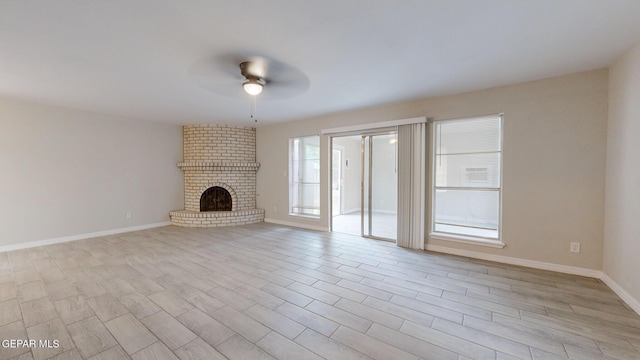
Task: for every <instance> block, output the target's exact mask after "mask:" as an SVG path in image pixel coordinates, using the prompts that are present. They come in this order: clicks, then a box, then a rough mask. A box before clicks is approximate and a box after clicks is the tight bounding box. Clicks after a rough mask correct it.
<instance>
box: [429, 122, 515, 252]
mask: <svg viewBox="0 0 640 360" xmlns="http://www.w3.org/2000/svg"><path fill="white" fill-rule="evenodd" d="M496 117H498V118H499V132H500V133H499V149H500V151H499V154H500V157H499V160H500V161H499V167H500V172H499V174H498V176H499V187H497V188H491V189H489V187H487V188H478V187H465V186H457V187H455V188H456V189H459V190H470V191H474V190H476V191H477V190H490V191H496V192H497V193H498V224H497V229H496V231H497V233H498V236H497V237H488V236H480V235H469V234H461V233H456V232H445V231H436V230H435V228H436V191H437V190H438V189H442V187H438V186H436V184H437V173H436V168H437V164H436V162H437V156H438V155H440V154H438V153H437V147H438V141H437V140H438V139H437V138H436V137H437V134H438V131H437V126H438V124H442V123H451V122H466V121H472V120H481V119H486V118H496ZM431 144H432V146H431V153H432V155H431V156H430V161H431V173H432V174H431V180H430V181H431V189H430V191H431V194H430V195H431V204H430V205H431V206H430V208H431V216H430V217H429V220H430V227H429V238H431V239H437V240H447V241H454V242H462V243H467V244H474V245H484V246H489V247H496V248H503V247H504V246H505V244H504V242H503V241H502V235H503V234H502V214H503V204H502V200H503V190H504V184H503V182H502V180H503V173H504V147H503V144H504V114H503V113H500V114H490V115H482V116H472V117H465V118H456V119H448V120H435V121H433V122H432V134H431ZM478 153H480V152H478ZM461 227H464V226H461Z"/></svg>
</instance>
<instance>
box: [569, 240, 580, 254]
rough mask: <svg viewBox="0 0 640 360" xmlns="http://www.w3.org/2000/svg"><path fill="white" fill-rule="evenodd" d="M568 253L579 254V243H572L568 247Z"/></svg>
mask: <svg viewBox="0 0 640 360" xmlns="http://www.w3.org/2000/svg"><path fill="white" fill-rule="evenodd" d="M569 251H571V252H572V253H579V252H580V243H579V242H572V243H571V245H570V247H569Z"/></svg>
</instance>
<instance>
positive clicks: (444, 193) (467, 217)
mask: <svg viewBox="0 0 640 360" xmlns="http://www.w3.org/2000/svg"><path fill="white" fill-rule="evenodd" d="M435 201H436V202H435V203H436V208H435V219H434V220H435V223H436V224H437V223H441V224H448V225H458V226H468V227H476V228H484V229H492V230H497V229H498V214H499V210H498V209H499V203H500V200H499V192H498V191H482V190H436V198H435Z"/></svg>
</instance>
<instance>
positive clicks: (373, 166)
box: [361, 133, 398, 241]
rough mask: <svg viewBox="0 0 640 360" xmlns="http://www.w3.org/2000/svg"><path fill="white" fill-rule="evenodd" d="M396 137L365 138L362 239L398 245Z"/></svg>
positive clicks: (386, 135)
mask: <svg viewBox="0 0 640 360" xmlns="http://www.w3.org/2000/svg"><path fill="white" fill-rule="evenodd" d="M396 142H397V135H396V134H395V133H385V134H374V135H363V136H362V164H363V166H362V186H361V189H362V193H361V198H362V201H361V204H362V210H361V213H362V217H361V232H362V236H365V237H372V238H377V239H384V240H392V241H395V240H396V237H397V228H398V210H397V208H398V171H397V170H398V169H397V165H398V162H397V157H396V156H397V155H396V154H397V151H396V150H397V148H396Z"/></svg>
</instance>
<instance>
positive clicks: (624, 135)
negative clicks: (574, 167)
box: [603, 43, 640, 303]
mask: <svg viewBox="0 0 640 360" xmlns="http://www.w3.org/2000/svg"><path fill="white" fill-rule="evenodd" d="M639 136H640V43H638V44H636V45H635V47H633V48H632V49H631V50H629V51H628V52H627V53H626V54H625V55H624V56H623V57H622V58H620V59H619V60H618V61H616V62H615V63H614V64H613V66H612V67H611V70H610V77H609V127H608V137H607V182H606V190H605V194H606V201H605V227H604V229H605V232H604V256H603V270H604V273H605V274H607V275H608V276H609V277H610V278H612V279H613V280H614V281H615V282H616V283H617V284H619V285H620V286H621V287H622V288H623V289H624V290H625V291H626V292H627V293H628V294H629V295H630V296H632V297H633V298H634V299H635V301H636V303H640V281H638V274H640V261H639V256H640V221H638V220H639V219H640V140H639V138H638V137H639Z"/></svg>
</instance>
